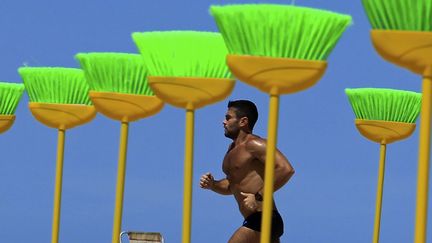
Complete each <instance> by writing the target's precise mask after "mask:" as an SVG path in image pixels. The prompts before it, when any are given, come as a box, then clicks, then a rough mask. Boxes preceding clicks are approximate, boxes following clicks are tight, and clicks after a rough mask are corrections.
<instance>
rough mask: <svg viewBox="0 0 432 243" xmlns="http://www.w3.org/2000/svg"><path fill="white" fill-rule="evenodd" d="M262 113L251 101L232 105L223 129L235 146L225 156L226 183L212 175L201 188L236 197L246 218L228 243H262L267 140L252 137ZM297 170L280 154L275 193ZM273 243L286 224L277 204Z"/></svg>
mask: <svg viewBox="0 0 432 243" xmlns="http://www.w3.org/2000/svg"><path fill="white" fill-rule="evenodd" d="M257 120H258V111H257V108H256V106H255V104H254V103H252V102H251V101H248V100H237V101H230V102H229V103H228V111H227V113H226V114H225V120H224V121H223V126H224V129H225V136H226V137H228V138H230V139H232V140H233V142H232V143H231V145H230V146H229V148H228V151H227V153H226V154H225V157H224V160H223V164H222V170H223V172H224V173H225V174H226V178H225V179H221V180H215V179H214V178H213V176H212V174H211V173H206V174H204V175H203V176H202V177H201V179H200V187H201V188H204V189H210V190H212V191H214V192H217V193H219V194H222V195H231V194H232V195H234V198H235V199H236V201H237V204H238V207H239V210H240V213H241V214H242V215H243V217H244V218H245V220H244V222H243V225H242V226H241V227H240V228H239V229H238V230H237V231H236V232H235V233H234V234H233V235H232V236H231V238H230V240H229V241H228V243H254V242H259V240H260V231H261V214H262V195H263V187H264V167H265V166H264V163H265V157H266V147H267V144H266V140H265V139H262V138H260V137H258V136H256V135H253V134H252V129H253V127H254V125H255V122H256V121H257ZM293 174H294V169H293V167H292V166H291V164H290V163H289V162H288V160H287V159H286V158H285V156H284V155H283V154H282V153H281V152H280V151H279V150H276V156H275V173H274V177H275V178H274V179H275V181H274V191H276V190H278V189H279V188H281V187H282V186H283V185H285V183H287V182H288V180H289V179H290V178H291V176H292V175H293ZM271 234H272V235H271V238H272V242H275V243H276V242H280V241H279V237H280V236H281V235H282V234H283V221H282V218H281V216H280V214H279V213H278V211H277V208H276V205H275V203H274V201H273V214H272V231H271Z"/></svg>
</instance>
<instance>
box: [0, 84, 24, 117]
mask: <svg viewBox="0 0 432 243" xmlns="http://www.w3.org/2000/svg"><path fill="white" fill-rule="evenodd" d="M23 92H24V84H16V83H4V82H0V115H13V114H15V110H16V108H17V106H18V102H19V101H20V99H21V96H22V94H23Z"/></svg>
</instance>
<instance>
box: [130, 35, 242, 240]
mask: <svg viewBox="0 0 432 243" xmlns="http://www.w3.org/2000/svg"><path fill="white" fill-rule="evenodd" d="M133 39H134V41H135V43H136V44H137V46H138V48H139V50H140V52H141V54H142V55H143V57H144V60H145V62H146V65H147V67H148V68H149V71H150V77H149V80H150V86H151V87H152V89H153V90H154V92H155V93H156V95H157V96H158V97H160V98H161V99H163V100H164V101H166V102H167V103H169V104H171V105H173V106H176V107H179V108H182V109H185V110H186V132H185V135H186V139H185V161H184V163H185V166H184V191H183V193H184V195H183V226H182V227H183V228H182V243H190V235H191V215H192V178H193V176H192V175H193V143H194V119H195V118H194V114H195V110H196V109H199V108H201V107H204V106H206V105H209V104H212V103H215V102H218V101H221V100H223V99H224V98H225V97H226V96H228V95H229V94H230V93H231V91H232V89H233V88H234V80H233V79H231V74H230V72H229V70H228V67H227V66H226V64H225V56H226V54H227V50H226V47H225V45H224V43H223V39H222V37H221V36H220V34H219V33H211V32H196V31H167V32H144V33H134V34H133Z"/></svg>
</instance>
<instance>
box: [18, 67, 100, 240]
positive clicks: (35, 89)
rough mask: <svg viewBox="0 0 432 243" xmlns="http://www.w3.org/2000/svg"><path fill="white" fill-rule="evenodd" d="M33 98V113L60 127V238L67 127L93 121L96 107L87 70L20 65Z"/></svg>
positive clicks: (56, 216) (56, 223) (56, 220)
mask: <svg viewBox="0 0 432 243" xmlns="http://www.w3.org/2000/svg"><path fill="white" fill-rule="evenodd" d="M18 72H19V74H20V75H21V78H22V79H23V80H24V85H25V87H26V90H27V93H28V95H29V98H30V103H29V108H30V110H31V112H32V114H33V116H34V117H35V118H36V119H37V120H38V121H40V122H41V123H43V124H44V125H46V126H48V127H51V128H56V129H58V140H57V163H56V179H55V192H54V213H53V226H52V237H51V242H52V243H56V242H58V238H59V229H60V207H61V190H62V176H63V158H64V143H65V136H66V130H67V129H70V128H73V127H75V126H78V125H82V124H84V123H87V122H89V121H91V120H92V119H93V118H94V117H95V115H96V111H95V109H94V107H93V106H92V105H91V102H90V98H89V97H88V90H89V87H88V85H87V83H86V81H85V79H84V73H83V72H82V70H80V69H74V68H60V67H58V68H57V67H56V68H51V67H22V68H19V69H18Z"/></svg>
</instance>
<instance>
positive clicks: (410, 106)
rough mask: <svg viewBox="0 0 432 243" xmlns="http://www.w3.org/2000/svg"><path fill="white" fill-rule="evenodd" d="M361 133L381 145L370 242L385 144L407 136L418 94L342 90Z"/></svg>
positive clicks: (380, 188) (379, 199)
mask: <svg viewBox="0 0 432 243" xmlns="http://www.w3.org/2000/svg"><path fill="white" fill-rule="evenodd" d="M345 92H346V94H347V96H348V98H349V101H350V103H351V106H352V108H353V111H354V113H355V116H356V120H355V125H356V127H357V129H358V130H359V131H360V133H361V134H362V135H363V136H365V137H366V138H368V139H369V140H372V141H374V142H376V143H379V144H380V161H379V167H378V168H379V169H378V185H377V193H376V195H377V196H376V206H375V222H374V230H373V239H372V242H373V243H378V242H379V236H380V226H381V209H382V198H383V191H384V174H385V157H386V150H387V144H390V143H393V142H395V141H398V140H402V139H405V138H407V137H409V136H410V135H411V134H412V133H413V132H414V129H415V127H416V125H415V121H416V119H417V116H418V115H419V113H420V106H421V94H418V93H415V92H411V91H405V90H394V89H378V88H358V89H346V90H345Z"/></svg>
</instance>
